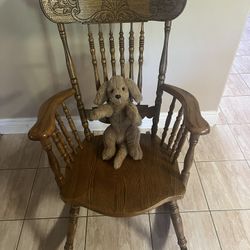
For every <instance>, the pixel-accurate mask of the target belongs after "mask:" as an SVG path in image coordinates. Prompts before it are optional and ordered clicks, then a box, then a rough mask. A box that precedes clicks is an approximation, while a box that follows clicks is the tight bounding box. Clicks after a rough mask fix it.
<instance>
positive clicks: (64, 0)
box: [50, 0, 76, 15]
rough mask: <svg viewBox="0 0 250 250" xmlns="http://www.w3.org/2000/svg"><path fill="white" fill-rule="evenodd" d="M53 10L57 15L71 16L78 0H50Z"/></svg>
mask: <svg viewBox="0 0 250 250" xmlns="http://www.w3.org/2000/svg"><path fill="white" fill-rule="evenodd" d="M50 5H51V9H52V10H53V12H54V13H56V14H57V15H71V13H72V9H73V8H75V7H76V0H50Z"/></svg>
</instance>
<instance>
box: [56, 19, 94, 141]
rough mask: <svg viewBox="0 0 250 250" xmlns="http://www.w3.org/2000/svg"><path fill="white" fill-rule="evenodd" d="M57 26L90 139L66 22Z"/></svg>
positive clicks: (85, 130)
mask: <svg viewBox="0 0 250 250" xmlns="http://www.w3.org/2000/svg"><path fill="white" fill-rule="evenodd" d="M57 28H58V31H59V34H60V37H61V40H62V44H63V48H64V54H65V59H66V65H67V69H68V73H69V77H70V81H71V85H72V88H73V89H74V90H75V99H76V103H77V108H78V111H79V115H80V118H81V122H82V125H83V128H84V134H85V136H86V137H87V139H88V140H90V139H91V137H92V133H91V132H90V129H89V125H88V120H87V115H86V112H85V108H84V105H83V102H82V96H81V92H80V87H79V83H78V79H77V77H76V70H75V66H74V63H73V60H72V57H71V54H70V51H69V46H68V41H67V35H66V31H65V27H64V24H62V23H59V24H57Z"/></svg>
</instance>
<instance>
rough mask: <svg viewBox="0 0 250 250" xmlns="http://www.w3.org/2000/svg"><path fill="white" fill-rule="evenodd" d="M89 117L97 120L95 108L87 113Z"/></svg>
mask: <svg viewBox="0 0 250 250" xmlns="http://www.w3.org/2000/svg"><path fill="white" fill-rule="evenodd" d="M89 119H90V120H91V121H94V120H99V117H98V113H97V111H96V110H92V111H91V112H90V113H89Z"/></svg>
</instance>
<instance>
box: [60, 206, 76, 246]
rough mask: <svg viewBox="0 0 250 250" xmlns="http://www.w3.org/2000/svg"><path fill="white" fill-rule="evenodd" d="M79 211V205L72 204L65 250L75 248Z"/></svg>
mask: <svg viewBox="0 0 250 250" xmlns="http://www.w3.org/2000/svg"><path fill="white" fill-rule="evenodd" d="M79 212H80V207H79V206H71V208H70V212H69V216H70V217H69V225H68V233H67V240H66V243H65V246H64V250H73V246H74V238H75V234H76V228H77V221H78V216H79Z"/></svg>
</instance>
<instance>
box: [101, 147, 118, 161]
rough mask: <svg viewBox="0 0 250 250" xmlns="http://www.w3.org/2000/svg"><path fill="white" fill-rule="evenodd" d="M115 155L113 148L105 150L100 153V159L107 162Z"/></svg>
mask: <svg viewBox="0 0 250 250" xmlns="http://www.w3.org/2000/svg"><path fill="white" fill-rule="evenodd" d="M114 155H115V148H107V149H104V150H103V152H102V159H103V160H109V159H111V158H112V157H113V156H114Z"/></svg>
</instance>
